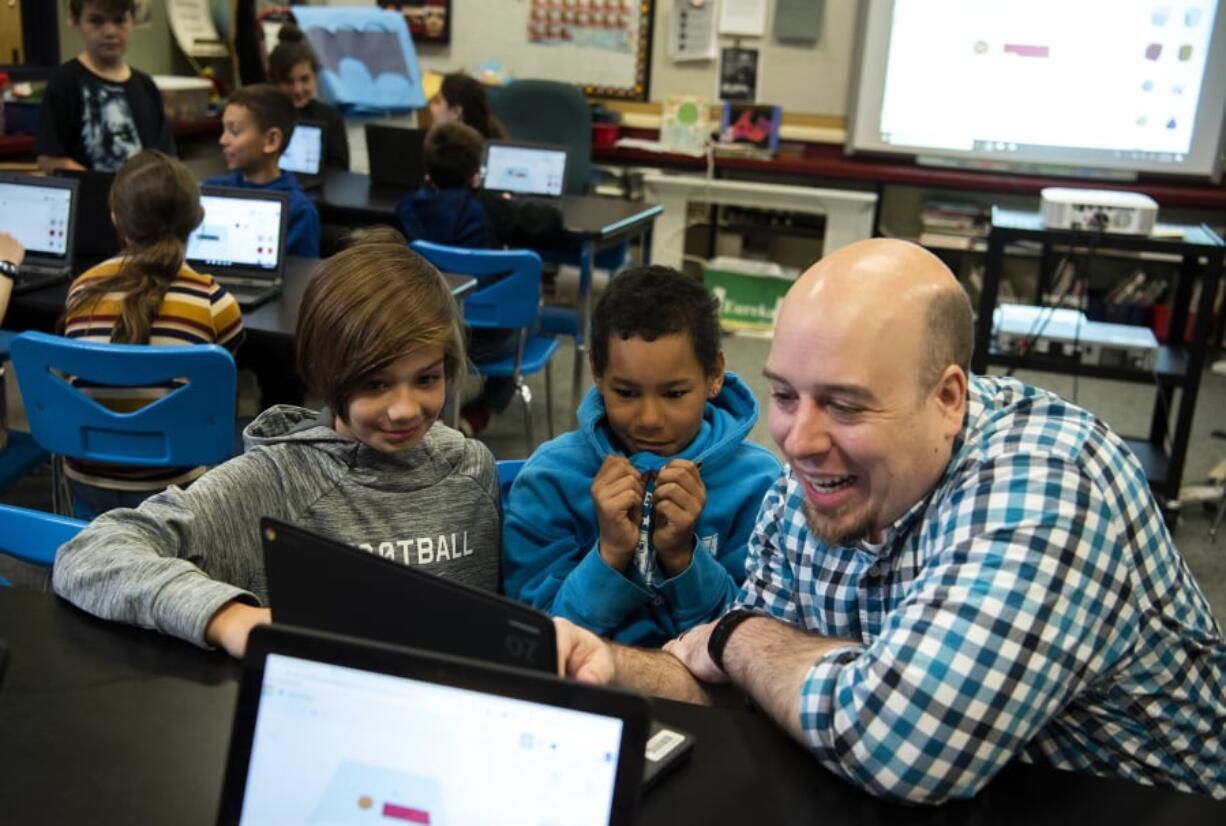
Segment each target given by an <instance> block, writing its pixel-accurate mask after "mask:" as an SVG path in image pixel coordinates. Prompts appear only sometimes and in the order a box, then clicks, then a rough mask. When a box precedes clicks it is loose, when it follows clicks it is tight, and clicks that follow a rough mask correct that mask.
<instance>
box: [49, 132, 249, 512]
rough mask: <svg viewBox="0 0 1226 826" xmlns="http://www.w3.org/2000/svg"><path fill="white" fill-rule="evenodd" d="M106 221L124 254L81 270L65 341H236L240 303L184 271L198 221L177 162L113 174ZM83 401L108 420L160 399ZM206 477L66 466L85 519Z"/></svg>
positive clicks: (148, 154)
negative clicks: (103, 409)
mask: <svg viewBox="0 0 1226 826" xmlns="http://www.w3.org/2000/svg"><path fill="white" fill-rule="evenodd" d="M110 208H111V219H112V220H113V221H114V222H115V229H116V232H117V234H118V235H119V237H120V239H121V240H122V242H123V244H124V248H123V251H122V253H121V254H120V255H119V256H117V257H115V258H112V259H110V260H108V261H103V262H102V263H101V264H98V265H97V266H95V267H93V268H91V269H89V270H87V271H86V272H85V273H84V274H82V275H81V276H80V277H79V278H77V280H76V281H74V282H73V284H72V287H71V288H70V289H69V291H68V304H67V309H66V310H65V312H64V319H63V327H64V335H66V336H68V337H69V338H77V339H82V340H84V341H95V342H113V343H116V344H153V345H183V344H220V345H222V346H224V347H225V348H227V349H228V350H230V351H231V352H235V351H237V349H238V346H239V344H240V343H241V342H242V340H243V321H242V314H241V311H240V310H239V307H238V302H236V301H235V300H234V297H233V296H232V295H230V294H229V293H227V292H226V290H225V288H224V287H222V286H221V285H220V284H218V283H217V282H216V281H214V280H213V277H212V276H211V275H205V274H203V273H198V272H196V271H194V270H193V269H192V268H191V267H189V266H188V265H187V264H186V263H185V262H184V253H185V251H186V246H187V237H188V236H189V235H190V234H191V232H192V230H194V229H195V228H196V227H197V226H199V224H200V221H201V220H202V219H203V217H204V213H203V211H202V210H201V208H200V188H199V187H198V186H197V185H196V182H195V180H193V178H192V175H191V172H189V171H188V169H187V167H185V166H184V165H183V164H182V163H180V162H179V161H178V160H177V159H175V158H171V157H169V156H168V155H165V154H163V153H162V152H159V151H157V150H156V149H148V150H145V151H144V152H141V153H140V154H139V155H136V156H134V157H133V158H131V159H130V160H129V161H128V162H127V163H125V164H124V165H123V166H122V167H120V169H119V172H118V174H116V175H115V182H114V183H113V184H112V186H111V195H110ZM83 392H86V393H88V394H89V395H91V396H94V397H95V398H97V399H98V400H99V401H100V402H102V403H104V404H106V406H107V407H110V408H111V409H113V410H121V411H130V410H137V409H139V408H141V407H143V406H144V405H146V404H148V403H149V402H151V401H153V400H154V399H156V398H159V397H160V396H162V395H165V390H164V389H158V388H148V389H145V390H142V391H141V392H140V398H139V399H133V398H132V395H131V393H130V392H127V391H125V393H124V394H123V396H124V397H123V398H120V397H119V396H117V395H112V394H111V393H109V392H108V389H107V388H88V389H84V390H83ZM205 470H206V468H204V467H193V468H182V467H180V468H143V467H135V466H132V465H114V464H104V463H100V462H84V461H80V460H77V459H65V468H64V473H65V476H66V477H67V478H68V484H69V486H70V487H71V489H72V494H73V510H74V512H75V513H76V515H77V516H79V517H81V518H82V519H92V518H94V517H95V516H97V515H98V514H99V513H102V512H103V511H107V510H110V509H111V508H117V507H135V506H136V505H138V504H140V503H141V502H142V501H144V500H145V499H146V498H148V497H149V496H151V495H152V494H154V493H156V492H158V491H160V490H163V489H165V488H166V487H167V486H168V485H187V484H190V483H191V482H192V481H193V480H195V479H197V478H198V477H199V476H200V475H201V474H203V473H204V471H205Z"/></svg>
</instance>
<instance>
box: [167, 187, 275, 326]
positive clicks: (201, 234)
mask: <svg viewBox="0 0 1226 826" xmlns="http://www.w3.org/2000/svg"><path fill="white" fill-rule="evenodd" d="M200 205H201V206H202V207H204V220H203V221H201V222H200V226H198V227H196V229H195V230H194V231H193V232H192V234H191V235H190V236H189V237H188V239H187V261H188V263H190V264H191V265H192V267H193V268H194V269H197V270H200V271H201V272H207V273H209V274H210V275H212V276H213V277H214V278H216V279H217V281H218V283H220V284H221V285H222V286H224V287H225V288H226V290H227V291H228V292H229V293H230V294H231V295H233V296H234V298H235V299H236V300H237V301H238V303H239V306H240V307H242V308H243V309H244V310H250V309H254V308H256V307H259V306H260V305H261V304H265V303H267V302H269V301H271V300H272V299H274V298H276V297H277V295H278V294H280V292H281V282H282V280H283V279H284V277H285V236H286V235H287V234H288V231H289V194H288V193H285V192H277V191H273V190H265V189H232V188H228V187H221V186H202V187H200Z"/></svg>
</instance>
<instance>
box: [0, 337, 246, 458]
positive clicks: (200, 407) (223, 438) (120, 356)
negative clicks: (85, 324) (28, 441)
mask: <svg viewBox="0 0 1226 826" xmlns="http://www.w3.org/2000/svg"><path fill="white" fill-rule="evenodd" d="M12 358H13V366H14V367H16V369H17V383H18V385H19V386H20V388H21V397H22V400H23V402H24V404H25V409H26V417H27V418H28V419H29V422H30V432H31V434H32V435H33V436H34V439H35V440H36V441H37V442H38V443H39V445H40V446H42V447H43V448H44V449H46V450H49V451H51V452H52V453H58V454H60V455H63V456H69V457H72V458H75V459H87V460H91V461H98V462H114V463H118V464H131V465H143V466H151V467H185V466H192V465H211V464H217V463H218V462H223V461H225V460H226V459H228V458H229V457H230V456H231V455H232V453H233V449H234V413H235V392H236V385H237V372H236V370H235V366H234V357H233V356H231V355H230V353H229V351H227V350H226V349H225V348H224V347H218V346H217V345H215V344H192V345H184V346H182V347H177V346H176V347H161V346H156V347H151V346H148V345H144V344H95V343H90V342H83V341H76V340H73V339H68V338H61V337H60V336H50V335H47V334H45V333H22V334H21V335H19V336H17V337H16V338H14V339H13V343H12ZM66 377H73V378H75V379H79V380H81V381H84V382H88V383H91V384H96V385H103V386H106V387H158V386H168V387H170V385H171V383H172V382H179V381H182V382H184V383H183V384H180V385H179V386H174V387H170V389H169V392H168V393H167V395H165V396H163V397H161V398H159V399H156V400H155V401H153V402H151V403H149V404H147V405H146V406H144V407H142V408H140V409H139V410H136V411H133V412H130V413H118V412H116V411H113V410H110V409H108V408H106V407H104V406H103V405H102V404H100V403H99V402H97V401H95V400H94V399H91V398H89V397H88V396H86V395H85V394H83V393H82V392H81V391H80V390H79V389H78V388H76V387H73V386H72V385H71V384H70V383H69V380H68V379H67V378H66Z"/></svg>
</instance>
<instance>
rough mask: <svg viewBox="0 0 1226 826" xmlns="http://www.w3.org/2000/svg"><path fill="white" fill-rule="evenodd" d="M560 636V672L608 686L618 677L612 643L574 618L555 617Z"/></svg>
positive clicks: (581, 680)
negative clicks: (574, 620)
mask: <svg viewBox="0 0 1226 826" xmlns="http://www.w3.org/2000/svg"><path fill="white" fill-rule="evenodd" d="M553 625H554V628H556V629H557V635H558V674H559V675H561V676H563V677H572V678H574V679H576V680H578V681H579V682H581V683H596V684H597V685H607V684H609V683H611V682H613V678H614V677H615V676H616V671H617V669H616V665H615V661H614V658H613V649H612V647H611V646H610V645H609V643H607V642H605V641H604V640H602V639H601V638H600V637H598V636H596V635H595V634H593V633H592V632H591V631H588V630H587V629H586V628H580V627H579V626H578V625H575V624H574V623H573V622H571V621H570V620H566V619H562V618H561V617H554V618H553Z"/></svg>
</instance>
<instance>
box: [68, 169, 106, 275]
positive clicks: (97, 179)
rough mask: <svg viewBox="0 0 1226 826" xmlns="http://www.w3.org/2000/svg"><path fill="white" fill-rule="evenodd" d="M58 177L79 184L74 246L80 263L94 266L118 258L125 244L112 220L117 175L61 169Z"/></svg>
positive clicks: (85, 170)
mask: <svg viewBox="0 0 1226 826" xmlns="http://www.w3.org/2000/svg"><path fill="white" fill-rule="evenodd" d="M55 174H56V175H59V176H62V177H65V178H75V179H76V180H77V181H78V184H77V231H76V234H75V235H76V241H75V243H74V244H73V254H74V256H75V257H76V260H77V261H80V262H82V264H87V263H88V264H93V263H95V262H97V261H105V260H106V259H108V258H113V257H114V256H116V255H118V254H119V250H120V248H121V247H122V245H121V244H120V243H119V234H118V233H116V232H115V224H114V222H113V221H111V184H112V183H114V182H115V173H114V172H95V171H94V170H92V169H60V170H57V171H56V173H55Z"/></svg>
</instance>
